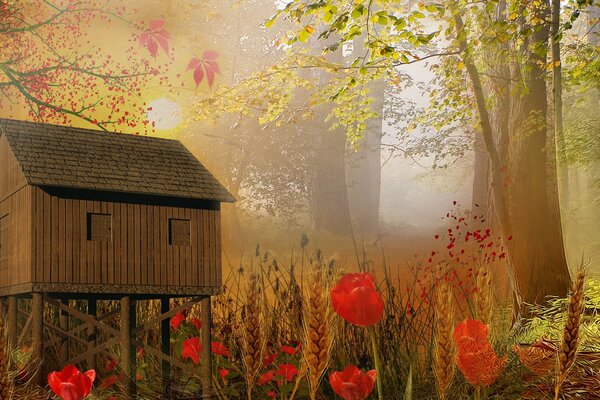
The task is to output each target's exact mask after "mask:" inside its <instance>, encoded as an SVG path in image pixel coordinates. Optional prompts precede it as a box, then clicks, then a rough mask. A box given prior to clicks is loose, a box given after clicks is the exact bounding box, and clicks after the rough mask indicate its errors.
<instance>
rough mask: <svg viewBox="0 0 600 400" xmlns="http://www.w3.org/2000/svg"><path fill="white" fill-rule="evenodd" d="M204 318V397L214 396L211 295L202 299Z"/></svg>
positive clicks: (202, 373) (202, 316)
mask: <svg viewBox="0 0 600 400" xmlns="http://www.w3.org/2000/svg"><path fill="white" fill-rule="evenodd" d="M200 304H201V312H202V315H201V319H202V372H201V375H202V377H201V379H202V398H203V399H211V398H212V360H211V336H210V329H211V310H210V296H206V297H205V298H203V299H202V300H201V303H200Z"/></svg>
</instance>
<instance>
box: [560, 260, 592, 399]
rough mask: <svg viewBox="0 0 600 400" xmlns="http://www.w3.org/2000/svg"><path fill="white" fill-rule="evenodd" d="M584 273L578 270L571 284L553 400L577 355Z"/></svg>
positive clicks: (583, 302)
mask: <svg viewBox="0 0 600 400" xmlns="http://www.w3.org/2000/svg"><path fill="white" fill-rule="evenodd" d="M584 283H585V273H584V271H583V270H580V271H579V272H578V273H577V278H576V279H575V282H573V289H572V292H571V295H570V296H569V306H568V309H567V322H566V323H565V327H564V330H563V337H562V344H561V347H560V349H559V350H558V368H557V371H556V385H555V388H554V400H558V396H559V393H560V387H561V386H562V384H563V382H564V381H565V378H566V376H567V374H568V373H569V369H570V367H571V366H572V365H573V362H574V361H575V355H576V354H577V347H578V340H579V327H580V325H581V316H582V314H583V309H584V305H585V298H584V290H583V289H584Z"/></svg>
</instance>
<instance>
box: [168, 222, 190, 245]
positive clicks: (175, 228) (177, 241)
mask: <svg viewBox="0 0 600 400" xmlns="http://www.w3.org/2000/svg"><path fill="white" fill-rule="evenodd" d="M190 236H191V235H190V221H189V220H187V219H173V218H171V219H169V244H170V245H177V246H189V245H190V242H191V239H190Z"/></svg>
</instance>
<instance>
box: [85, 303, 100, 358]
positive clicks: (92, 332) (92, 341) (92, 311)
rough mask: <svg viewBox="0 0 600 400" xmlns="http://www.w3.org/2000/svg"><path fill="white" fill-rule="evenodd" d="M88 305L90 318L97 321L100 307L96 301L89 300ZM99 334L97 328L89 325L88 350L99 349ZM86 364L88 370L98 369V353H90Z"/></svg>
mask: <svg viewBox="0 0 600 400" xmlns="http://www.w3.org/2000/svg"><path fill="white" fill-rule="evenodd" d="M87 303H88V304H87V313H88V315H89V316H90V318H93V319H94V320H95V319H96V316H97V314H98V311H97V306H98V305H97V303H96V299H88V301H87ZM97 334H98V330H97V329H96V327H95V326H94V325H92V324H89V325H88V330H87V348H88V350H90V349H94V348H96V347H97V345H98V338H97ZM86 364H87V368H88V369H96V352H92V353H90V355H89V356H88V358H87V361H86Z"/></svg>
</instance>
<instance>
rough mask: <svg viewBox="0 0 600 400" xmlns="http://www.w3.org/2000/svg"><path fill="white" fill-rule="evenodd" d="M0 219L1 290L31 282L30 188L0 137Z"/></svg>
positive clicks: (3, 137) (2, 138) (10, 151)
mask: <svg viewBox="0 0 600 400" xmlns="http://www.w3.org/2000/svg"><path fill="white" fill-rule="evenodd" d="M0 168H1V170H0V218H2V225H3V228H4V229H3V232H2V236H3V239H2V240H3V242H4V244H5V245H6V246H7V248H6V249H4V252H3V254H4V255H5V257H6V259H5V260H2V261H3V262H2V266H1V267H0V268H2V270H0V288H5V287H8V286H16V285H22V284H27V283H30V282H31V243H32V240H31V225H32V221H31V196H32V190H31V187H29V186H27V182H26V180H25V177H24V176H23V174H22V172H21V169H20V168H19V165H18V164H17V160H16V159H15V156H14V155H13V153H12V150H11V148H10V145H9V144H8V141H7V139H6V136H0Z"/></svg>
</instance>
